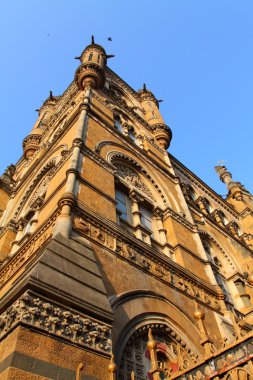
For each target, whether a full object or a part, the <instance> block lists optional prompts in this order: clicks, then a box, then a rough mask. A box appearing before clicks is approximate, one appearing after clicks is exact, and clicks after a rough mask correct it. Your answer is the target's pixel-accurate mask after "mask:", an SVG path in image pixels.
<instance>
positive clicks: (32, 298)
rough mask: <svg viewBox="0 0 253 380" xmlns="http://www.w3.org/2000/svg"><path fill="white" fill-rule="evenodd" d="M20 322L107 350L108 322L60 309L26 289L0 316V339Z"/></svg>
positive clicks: (109, 348) (109, 340) (85, 344)
mask: <svg viewBox="0 0 253 380" xmlns="http://www.w3.org/2000/svg"><path fill="white" fill-rule="evenodd" d="M20 324H22V325H24V326H29V327H32V328H35V329H39V330H42V331H44V332H46V333H49V334H50V335H54V336H57V337H58V338H63V339H65V340H68V341H70V342H73V343H75V344H78V345H80V346H83V347H86V348H90V349H92V350H96V351H100V352H103V353H110V352H111V328H110V326H109V325H107V324H105V323H102V322H101V321H96V320H95V319H92V318H90V317H87V316H86V315H79V314H76V313H75V312H73V311H70V310H67V309H64V308H63V307H61V306H58V305H56V304H53V303H51V302H48V300H46V299H43V298H39V297H37V295H35V294H31V293H30V292H25V293H24V294H23V295H22V296H21V297H20V298H19V299H18V300H16V301H15V302H14V303H13V304H12V305H11V306H10V307H9V308H8V309H6V310H5V311H4V312H3V313H2V314H1V315H0V340H2V339H3V338H4V337H5V336H6V335H7V334H8V333H9V332H10V331H11V330H13V329H14V328H15V327H17V326H18V325H20Z"/></svg>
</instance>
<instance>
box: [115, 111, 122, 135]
mask: <svg viewBox="0 0 253 380" xmlns="http://www.w3.org/2000/svg"><path fill="white" fill-rule="evenodd" d="M114 127H115V128H116V129H117V130H118V131H119V132H122V121H121V118H120V116H119V115H118V114H115V115H114Z"/></svg>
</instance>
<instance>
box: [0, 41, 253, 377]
mask: <svg viewBox="0 0 253 380" xmlns="http://www.w3.org/2000/svg"><path fill="white" fill-rule="evenodd" d="M109 57H111V56H109V55H107V54H106V52H105V50H104V48H103V47H101V46H100V45H98V44H96V43H95V41H94V37H92V41H91V44H90V45H88V46H87V47H86V48H85V50H84V51H83V52H82V54H81V56H80V57H77V58H78V59H79V60H80V66H79V67H78V68H77V70H76V72H75V75H74V79H73V82H72V83H71V84H70V85H69V87H68V88H67V89H66V91H65V92H64V93H63V94H62V95H60V96H54V95H53V94H52V92H50V95H49V97H48V98H47V99H46V100H45V102H44V104H43V105H42V107H41V108H40V109H39V110H38V111H39V116H38V120H37V122H36V123H35V125H34V127H33V129H32V131H31V133H30V134H29V135H28V136H27V137H25V139H24V141H23V150H24V153H23V156H22V157H21V158H20V160H19V161H18V162H17V164H16V165H10V166H9V167H8V168H7V169H6V171H5V173H4V174H3V175H2V176H1V178H0V216H1V219H0V264H1V269H0V292H1V301H0V313H1V315H0V339H1V346H0V352H1V355H0V374H1V375H0V378H1V379H6V380H7V379H8V380H10V379H36V380H37V379H38V380H40V379H79V380H80V379H86V378H91V377H92V378H93V379H104V378H108V379H110V380H114V379H122V380H128V379H130V378H131V379H134V378H136V379H138V380H145V379H147V378H150V379H154V380H155V379H160V378H168V379H176V378H178V379H194V378H196V379H197V378H198V379H201V378H203V379H204V378H206V377H203V376H209V378H215V379H236V378H238V379H246V378H247V379H250V378H252V377H250V376H253V373H252V364H251V357H252V326H251V323H252V300H251V297H252V295H253V292H252V286H253V276H252V274H253V272H252V234H253V229H252V228H253V227H252V196H251V194H249V193H248V192H247V191H246V190H245V189H243V187H242V185H241V184H240V183H238V182H233V181H232V178H231V175H230V174H229V173H228V172H227V171H226V168H224V167H218V168H217V171H218V172H219V174H220V176H221V179H222V180H224V182H225V183H226V184H227V186H228V189H229V195H228V198H227V199H226V200H224V199H222V198H221V197H220V196H219V195H217V194H216V193H215V192H214V191H213V190H212V189H210V188H209V187H208V186H207V185H206V184H205V183H203V181H201V180H200V179H199V178H198V177H197V176H195V175H194V174H193V173H192V172H190V171H189V170H188V169H187V168H186V167H185V166H184V165H183V164H182V163H180V162H179V161H178V160H177V159H176V158H175V157H173V156H172V155H171V154H170V153H169V152H168V150H167V149H168V148H169V146H170V142H171V138H172V132H171V129H170V128H169V127H168V126H167V125H166V124H165V122H164V120H163V118H162V115H161V114H160V111H159V107H158V106H159V101H158V100H157V99H156V97H155V96H154V95H153V93H152V92H151V91H150V90H147V88H146V86H145V85H144V87H143V89H142V90H139V91H135V90H134V89H132V88H131V87H130V86H129V85H128V84H126V83H125V82H124V81H123V80H122V79H121V78H119V77H118V76H117V75H116V74H115V73H114V72H113V71H112V70H110V69H109V67H108V66H107V59H108V58H109ZM112 353H114V356H112ZM201 376H202V377H201ZM215 376H216V377H215ZM229 376H230V377H229ZM235 376H237V377H235ZM243 376H244V377H243ZM245 376H246V377H245ZM247 376H248V377H247Z"/></svg>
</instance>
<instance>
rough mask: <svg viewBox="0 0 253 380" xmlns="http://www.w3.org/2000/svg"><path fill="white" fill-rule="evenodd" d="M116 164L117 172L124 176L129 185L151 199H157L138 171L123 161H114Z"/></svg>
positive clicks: (121, 176)
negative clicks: (122, 162)
mask: <svg viewBox="0 0 253 380" xmlns="http://www.w3.org/2000/svg"><path fill="white" fill-rule="evenodd" d="M114 165H115V166H116V168H117V172H116V174H117V175H118V177H120V178H122V179H123V180H124V181H126V182H127V183H128V184H129V185H131V186H133V187H135V188H136V189H138V190H140V191H141V192H142V193H143V194H145V195H146V196H147V197H148V198H149V199H152V200H153V201H155V200H154V197H153V195H152V193H151V191H150V190H149V189H148V187H147V186H146V185H145V183H144V182H143V181H142V180H141V178H140V176H139V174H138V173H136V172H135V171H133V170H132V169H131V168H130V167H128V166H125V165H123V164H121V163H114Z"/></svg>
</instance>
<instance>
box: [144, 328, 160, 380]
mask: <svg viewBox="0 0 253 380" xmlns="http://www.w3.org/2000/svg"><path fill="white" fill-rule="evenodd" d="M156 348H157V342H156V341H155V340H154V338H153V335H152V330H151V329H149V330H148V342H147V349H148V350H149V352H150V363H151V368H150V370H149V372H150V373H151V374H152V375H153V379H154V380H159V379H160V373H161V372H162V370H161V368H159V365H158V360H157V353H156Z"/></svg>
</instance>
